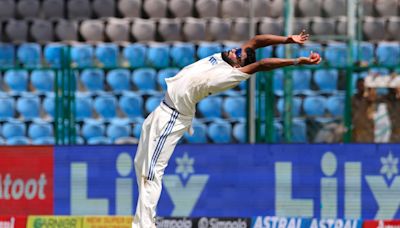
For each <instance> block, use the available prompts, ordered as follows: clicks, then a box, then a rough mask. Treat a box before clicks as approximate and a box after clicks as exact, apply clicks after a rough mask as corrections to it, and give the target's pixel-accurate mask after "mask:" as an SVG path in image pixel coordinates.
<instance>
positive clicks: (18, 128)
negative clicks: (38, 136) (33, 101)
mask: <svg viewBox="0 0 400 228" xmlns="http://www.w3.org/2000/svg"><path fill="white" fill-rule="evenodd" d="M25 131H26V126H25V124H24V123H23V122H21V121H20V120H16V119H10V120H8V121H7V122H5V123H4V124H3V128H2V133H3V137H4V138H5V139H10V138H13V137H17V136H25Z"/></svg>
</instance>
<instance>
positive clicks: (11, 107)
mask: <svg viewBox="0 0 400 228" xmlns="http://www.w3.org/2000/svg"><path fill="white" fill-rule="evenodd" d="M14 115H15V101H14V99H13V98H12V97H9V96H1V97H0V120H6V119H8V118H13V117H14Z"/></svg>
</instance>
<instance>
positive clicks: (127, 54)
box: [122, 43, 147, 68]
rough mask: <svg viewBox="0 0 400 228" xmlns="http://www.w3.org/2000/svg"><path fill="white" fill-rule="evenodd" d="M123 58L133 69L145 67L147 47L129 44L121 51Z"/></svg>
mask: <svg viewBox="0 0 400 228" xmlns="http://www.w3.org/2000/svg"><path fill="white" fill-rule="evenodd" d="M122 54H123V56H124V58H125V59H126V60H127V61H128V62H129V65H130V66H131V67H133V68H140V67H145V66H146V64H145V60H146V58H147V47H146V45H144V44H138V43H135V44H129V45H128V46H126V47H125V48H124V50H123V53H122Z"/></svg>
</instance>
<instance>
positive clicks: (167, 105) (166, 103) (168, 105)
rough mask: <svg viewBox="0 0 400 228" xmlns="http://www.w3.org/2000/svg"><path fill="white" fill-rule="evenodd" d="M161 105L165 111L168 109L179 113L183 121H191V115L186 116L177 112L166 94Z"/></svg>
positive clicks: (178, 111)
mask: <svg viewBox="0 0 400 228" xmlns="http://www.w3.org/2000/svg"><path fill="white" fill-rule="evenodd" d="M161 105H162V106H163V107H165V108H167V109H169V110H170V111H175V112H177V113H179V116H180V117H183V118H184V119H186V118H187V119H192V118H193V115H187V114H185V113H182V112H181V111H180V110H178V109H177V108H176V107H175V105H174V103H173V102H172V100H171V98H170V97H169V96H168V93H166V94H165V96H164V98H163V100H162V101H161Z"/></svg>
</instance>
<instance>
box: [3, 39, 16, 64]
mask: <svg viewBox="0 0 400 228" xmlns="http://www.w3.org/2000/svg"><path fill="white" fill-rule="evenodd" d="M14 61H15V47H14V45H13V44H7V43H0V66H3V67H13V66H14Z"/></svg>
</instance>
